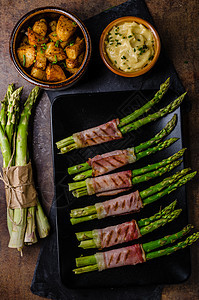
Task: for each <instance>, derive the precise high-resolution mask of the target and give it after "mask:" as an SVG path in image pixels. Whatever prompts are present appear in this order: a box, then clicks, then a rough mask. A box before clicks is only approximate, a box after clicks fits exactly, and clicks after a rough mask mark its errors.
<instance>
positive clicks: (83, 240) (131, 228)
mask: <svg viewBox="0 0 199 300" xmlns="http://www.w3.org/2000/svg"><path fill="white" fill-rule="evenodd" d="M176 203H177V201H174V202H172V203H171V204H170V205H169V206H167V207H165V208H164V209H163V210H160V211H159V212H158V213H156V214H155V215H153V216H151V217H150V218H147V219H142V220H140V221H138V222H136V221H135V220H131V221H129V222H125V223H122V224H118V225H115V226H108V227H106V228H102V229H94V230H92V231H83V232H78V233H76V237H77V239H78V241H80V245H79V247H81V248H83V249H89V248H100V249H103V248H107V247H112V246H114V245H118V244H121V243H126V242H130V241H132V240H135V239H138V238H139V237H141V236H143V235H145V234H147V233H149V232H152V231H154V230H155V229H158V228H159V227H161V226H164V225H166V224H167V223H169V222H172V221H173V220H174V219H176V218H177V217H178V216H179V214H180V213H181V211H182V210H181V209H177V210H174V208H175V205H176ZM144 223H147V225H143V224H144Z"/></svg>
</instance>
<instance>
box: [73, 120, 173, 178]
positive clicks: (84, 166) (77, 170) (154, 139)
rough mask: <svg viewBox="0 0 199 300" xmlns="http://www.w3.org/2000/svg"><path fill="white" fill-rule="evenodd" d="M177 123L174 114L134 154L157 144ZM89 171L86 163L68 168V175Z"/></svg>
mask: <svg viewBox="0 0 199 300" xmlns="http://www.w3.org/2000/svg"><path fill="white" fill-rule="evenodd" d="M176 121H177V115H176V114H175V115H174V116H173V117H172V119H171V120H170V121H169V122H168V123H167V125H166V126H165V127H164V128H163V129H162V130H161V131H160V132H158V133H157V134H156V135H155V136H154V137H152V138H151V139H150V140H148V141H146V142H144V143H141V144H140V145H139V146H136V147H135V148H134V151H135V154H137V153H139V152H140V151H144V150H145V149H147V148H149V147H150V146H152V145H153V144H158V143H159V142H160V141H161V140H162V139H163V138H164V137H165V136H167V135H169V134H170V132H171V131H172V130H173V129H174V127H175V125H176ZM89 169H91V166H90V165H89V164H88V163H87V162H86V163H82V164H78V165H75V166H72V167H70V168H68V174H69V175H73V174H77V173H80V172H83V171H86V170H89Z"/></svg>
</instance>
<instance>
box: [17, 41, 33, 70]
mask: <svg viewBox="0 0 199 300" xmlns="http://www.w3.org/2000/svg"><path fill="white" fill-rule="evenodd" d="M17 54H18V58H19V61H20V64H21V65H22V66H23V67H25V68H29V67H30V66H31V65H32V64H33V63H34V60H35V55H36V51H35V48H34V47H33V46H31V45H24V46H21V47H19V48H18V49H17Z"/></svg>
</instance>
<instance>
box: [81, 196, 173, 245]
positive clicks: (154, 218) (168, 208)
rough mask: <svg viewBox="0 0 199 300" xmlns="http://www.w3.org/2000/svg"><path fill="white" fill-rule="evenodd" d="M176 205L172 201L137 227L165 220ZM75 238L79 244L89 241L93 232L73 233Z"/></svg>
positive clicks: (140, 221)
mask: <svg viewBox="0 0 199 300" xmlns="http://www.w3.org/2000/svg"><path fill="white" fill-rule="evenodd" d="M176 204H177V201H176V200H175V201H173V202H172V203H171V204H170V205H168V206H166V207H165V208H164V209H160V211H159V212H158V213H156V214H155V215H153V216H151V217H149V218H145V219H141V220H139V221H137V224H138V227H139V228H141V227H145V226H147V225H149V224H151V223H152V222H155V221H157V220H159V219H161V218H166V217H167V215H169V214H170V213H171V212H172V211H174V209H175V206H176ZM75 235H76V238H77V240H78V241H79V242H81V241H85V240H90V239H93V238H94V236H93V231H92V230H91V231H82V232H77V233H75Z"/></svg>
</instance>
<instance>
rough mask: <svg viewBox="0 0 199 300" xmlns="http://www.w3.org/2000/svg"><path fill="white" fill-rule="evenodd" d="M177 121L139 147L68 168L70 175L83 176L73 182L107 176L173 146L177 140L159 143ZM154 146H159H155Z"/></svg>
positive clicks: (170, 123)
mask: <svg viewBox="0 0 199 300" xmlns="http://www.w3.org/2000/svg"><path fill="white" fill-rule="evenodd" d="M176 120H177V116H176V114H175V115H174V116H173V117H172V119H171V120H170V121H169V122H168V123H167V125H166V126H165V127H164V128H163V129H162V130H161V131H160V132H158V133H157V134H156V135H155V136H154V137H153V138H151V139H150V140H148V141H146V142H144V143H141V144H140V145H138V146H137V147H132V148H128V149H125V150H116V151H112V152H108V153H105V154H102V155H96V156H94V157H93V158H89V159H88V161H87V162H86V163H81V164H78V165H75V166H72V167H70V168H68V173H69V174H70V175H73V174H78V173H80V172H81V174H78V175H76V176H75V177H74V178H73V180H75V181H77V180H83V179H86V178H88V177H92V176H93V177H95V176H99V175H103V174H106V173H108V172H110V171H113V170H115V169H117V168H120V167H122V166H124V165H126V164H128V163H134V162H136V161H138V160H139V159H141V158H143V157H145V156H147V155H150V154H152V153H155V152H157V151H160V150H162V149H165V148H167V147H169V146H170V145H171V144H173V143H174V142H175V141H176V139H175V138H174V139H169V140H167V141H165V142H163V143H160V144H158V143H159V142H160V141H161V140H162V139H163V138H164V137H165V136H166V135H168V134H169V133H170V132H171V131H172V130H173V129H174V127H175V125H176ZM154 144H158V145H156V146H153V145H154ZM151 146H153V147H151Z"/></svg>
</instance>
